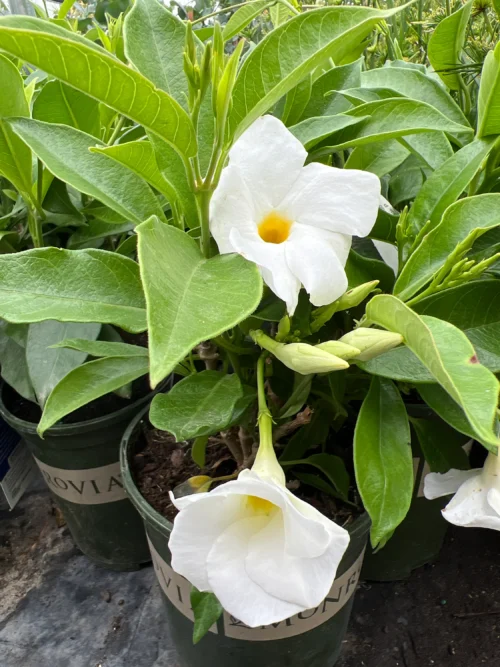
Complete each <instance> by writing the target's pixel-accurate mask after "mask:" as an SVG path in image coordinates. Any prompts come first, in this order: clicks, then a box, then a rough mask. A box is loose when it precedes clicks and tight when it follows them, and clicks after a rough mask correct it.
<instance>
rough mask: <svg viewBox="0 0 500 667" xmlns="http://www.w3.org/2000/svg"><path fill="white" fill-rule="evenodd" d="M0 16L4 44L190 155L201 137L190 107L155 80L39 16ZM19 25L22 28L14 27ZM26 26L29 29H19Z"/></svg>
mask: <svg viewBox="0 0 500 667" xmlns="http://www.w3.org/2000/svg"><path fill="white" fill-rule="evenodd" d="M11 18H12V17H1V18H0V48H1V49H3V50H4V51H6V52H7V53H9V54H10V55H13V56H16V57H18V58H21V59H22V60H26V61H27V62H29V63H31V64H32V65H35V66H36V67H40V69H42V70H43V71H45V72H47V73H48V74H51V75H52V76H54V77H55V78H57V79H60V80H61V81H63V82H64V83H67V84H69V85H70V86H72V87H73V88H76V89H77V90H80V91H81V92H83V93H86V94H87V95H90V97H93V98H94V99H96V100H98V101H99V102H103V103H104V104H106V105H107V106H109V107H111V108H112V109H114V110H115V111H117V112H118V113H121V114H123V115H124V116H127V117H128V118H130V119H132V120H133V121H135V122H136V123H138V124H139V125H143V126H144V127H146V128H148V129H149V130H151V131H153V132H156V133H157V134H158V135H159V136H161V137H162V138H163V139H165V140H166V141H168V142H170V143H171V144H172V145H174V146H175V148H176V149H177V150H178V151H179V152H180V153H182V154H184V155H186V156H188V157H189V156H192V155H194V154H195V153H196V136H195V132H194V128H193V124H192V123H191V119H190V118H189V116H188V115H187V113H186V112H185V111H184V109H183V108H182V107H181V106H180V105H179V104H178V102H176V101H175V100H174V99H173V98H171V97H170V96H169V95H167V93H165V92H164V91H162V90H159V89H158V88H156V87H155V85H154V84H153V83H151V81H149V80H148V79H146V78H145V77H143V76H142V75H141V74H139V73H138V72H136V71H135V70H133V69H132V68H131V67H128V66H127V65H125V64H124V63H122V62H121V61H120V60H118V59H117V58H115V57H114V56H112V55H110V54H109V53H107V52H106V51H104V50H103V49H101V48H100V47H98V46H96V45H94V44H93V43H92V42H91V41H90V40H86V39H85V38H83V37H81V38H78V36H76V35H75V33H71V32H70V31H67V30H64V28H59V27H58V26H54V25H52V26H51V28H50V29H48V28H47V27H46V25H47V22H46V21H41V20H38V19H28V18H24V17H23V18H22V19H20V18H18V17H15V18H16V20H15V21H14V22H12V21H11V20H9V19H11ZM11 26H16V27H11ZM19 26H26V28H23V27H19Z"/></svg>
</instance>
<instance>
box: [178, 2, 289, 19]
mask: <svg viewBox="0 0 500 667" xmlns="http://www.w3.org/2000/svg"><path fill="white" fill-rule="evenodd" d="M258 1H259V0H257V2H258ZM253 4H255V3H253V2H240V3H238V4H237V5H231V6H230V7H224V8H223V9H218V10H217V11H216V12H212V13H211V14H205V16H200V18H199V19H195V20H194V21H191V25H195V24H196V23H203V21H206V20H207V19H211V18H213V17H214V16H218V15H219V14H229V12H232V11H233V10H234V9H239V8H240V7H251V6H252V5H253ZM271 4H275V3H274V2H273V3H271ZM295 11H296V10H295Z"/></svg>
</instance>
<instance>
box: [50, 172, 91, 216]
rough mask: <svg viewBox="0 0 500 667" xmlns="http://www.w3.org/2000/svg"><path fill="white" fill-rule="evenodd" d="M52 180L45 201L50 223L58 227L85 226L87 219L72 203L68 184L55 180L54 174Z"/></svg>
mask: <svg viewBox="0 0 500 667" xmlns="http://www.w3.org/2000/svg"><path fill="white" fill-rule="evenodd" d="M45 173H46V174H47V173H48V172H47V171H46V172H45ZM50 178H51V179H52V182H51V184H50V186H49V188H48V190H47V194H46V195H45V197H44V199H43V208H44V210H45V211H46V213H47V218H48V221H49V222H52V223H54V224H56V225H58V226H59V225H63V226H64V225H69V226H71V227H81V226H84V225H85V224H86V222H85V218H84V216H83V215H82V214H81V213H80V211H79V210H78V209H77V208H76V206H75V205H74V204H73V202H72V201H71V199H70V197H69V194H68V188H67V186H66V183H63V182H62V181H60V180H59V179H58V178H54V177H53V176H52V174H50Z"/></svg>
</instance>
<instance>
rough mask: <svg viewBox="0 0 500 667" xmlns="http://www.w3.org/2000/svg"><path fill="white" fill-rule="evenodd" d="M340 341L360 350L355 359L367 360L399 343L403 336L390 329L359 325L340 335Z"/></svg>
mask: <svg viewBox="0 0 500 667" xmlns="http://www.w3.org/2000/svg"><path fill="white" fill-rule="evenodd" d="M340 342H341V343H346V344H347V345H352V346H353V347H357V348H358V349H359V350H360V352H361V353H360V354H359V355H358V356H357V357H356V361H369V360H370V359H373V358H374V357H378V356H379V355H380V354H383V353H384V352H388V351H389V350H392V348H393V347H397V346H398V345H400V344H401V343H402V342H403V336H401V335H400V334H398V333H392V331H382V330H381V329H367V328H365V327H360V328H359V329H354V331H350V332H349V333H347V334H345V336H342V338H341V339H340Z"/></svg>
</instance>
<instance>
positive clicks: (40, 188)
mask: <svg viewBox="0 0 500 667" xmlns="http://www.w3.org/2000/svg"><path fill="white" fill-rule="evenodd" d="M36 198H37V202H38V204H39V205H40V207H41V206H42V203H43V162H42V161H41V160H37V180H36Z"/></svg>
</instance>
